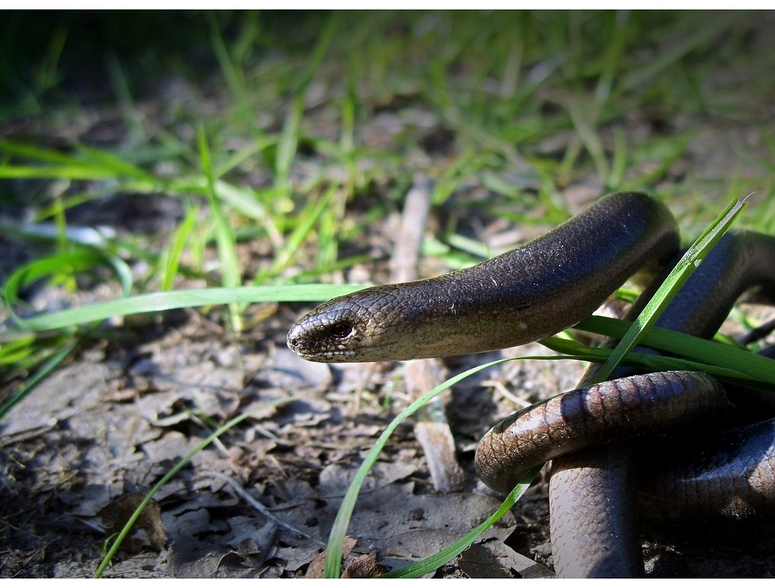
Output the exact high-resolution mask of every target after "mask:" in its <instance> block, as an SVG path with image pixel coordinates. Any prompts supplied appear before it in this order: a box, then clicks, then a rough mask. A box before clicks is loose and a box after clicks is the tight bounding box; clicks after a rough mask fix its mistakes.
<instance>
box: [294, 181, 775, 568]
mask: <svg viewBox="0 0 775 588" xmlns="http://www.w3.org/2000/svg"><path fill="white" fill-rule="evenodd" d="M679 255H680V237H679V230H678V226H677V222H676V220H675V218H674V216H673V215H672V213H671V212H670V210H669V209H668V208H667V207H666V206H665V205H664V204H663V203H662V202H660V201H659V200H657V199H655V198H653V197H651V196H649V195H647V194H643V193H640V192H619V193H615V194H610V195H607V196H605V197H603V198H601V199H599V200H597V201H596V202H594V203H592V204H591V205H589V206H588V207H586V208H585V209H583V210H582V211H581V212H579V213H578V214H576V215H575V216H573V217H571V218H570V219H569V220H567V221H565V222H564V223H562V224H560V225H559V226H557V227H556V228H554V229H553V230H551V231H549V232H548V233H546V234H545V235H543V236H541V237H538V238H537V239H534V240H533V241H530V242H528V243H526V244H525V245H522V246H521V247H518V248H516V249H513V250H511V251H508V252H506V253H504V254H502V255H499V256H496V257H493V258H491V259H488V260H486V261H484V262H481V263H479V264H477V265H474V266H471V267H469V268H466V269H463V270H460V271H455V272H451V273H448V274H445V275H441V276H438V277H433V278H427V279H423V280H415V281H412V282H404V283H399V284H385V285H380V286H374V287H370V288H366V289H363V290H359V291H356V292H354V293H351V294H347V295H345V296H340V297H337V298H333V299H331V300H330V301H328V302H325V303H323V304H321V305H320V306H318V307H317V308H315V309H313V310H312V311H310V312H309V313H307V314H306V315H304V316H303V317H301V318H300V319H299V320H298V321H297V322H296V324H294V325H293V327H292V328H291V329H290V331H289V333H288V337H287V342H288V347H289V348H290V349H291V350H292V351H294V352H295V353H296V354H297V355H298V356H300V357H301V358H303V359H306V360H309V361H317V362H327V363H337V362H370V361H399V360H409V359H420V358H429V357H444V356H450V355H462V354H468V353H480V352H485V351H492V350H498V349H503V348H507V347H514V346H518V345H523V344H526V343H529V342H532V341H536V340H539V339H541V338H543V337H546V336H549V335H551V334H554V333H557V332H559V331H562V330H564V329H567V328H569V327H572V326H574V325H576V324H577V323H578V322H579V321H581V320H582V319H583V318H585V317H587V316H588V315H590V314H591V313H592V312H593V311H595V310H596V309H597V308H599V307H600V305H601V304H602V303H603V302H604V301H605V300H606V299H607V298H608V297H609V296H610V295H611V294H612V293H613V292H615V291H616V290H617V289H618V288H619V287H620V286H621V285H622V284H623V283H624V282H625V281H626V280H627V279H629V278H630V277H632V276H633V275H634V274H636V273H645V274H647V275H650V276H652V277H653V281H652V284H651V286H649V287H647V288H646V290H645V291H644V292H643V294H642V295H641V296H640V298H639V299H638V300H637V301H636V302H635V303H634V304H633V306H632V308H631V309H630V311H629V314H628V315H626V317H625V318H627V317H628V316H636V315H637V313H638V312H639V311H640V309H642V308H643V306H644V305H645V303H646V302H647V301H648V299H649V298H650V296H651V295H653V293H654V291H655V290H656V288H657V287H658V285H659V284H660V283H661V281H662V280H663V279H664V276H665V275H666V272H667V271H668V270H669V268H670V267H671V266H672V265H673V264H674V263H675V261H676V260H677V257H678V256H679ZM751 290H753V291H754V292H755V293H756V297H757V302H765V303H769V304H773V303H775V237H772V236H769V235H764V234H761V233H757V232H753V231H735V232H732V231H730V232H728V233H727V234H725V235H724V237H723V238H722V239H721V240H720V242H719V243H718V244H717V245H716V246H715V247H714V249H713V250H712V251H711V252H710V254H709V255H708V256H707V257H706V258H705V259H704V260H703V261H702V263H701V264H700V265H699V267H698V268H697V269H696V271H695V272H694V274H693V275H692V276H691V277H690V278H689V280H688V281H687V282H686V284H685V285H684V286H683V288H682V289H681V290H680V291H679V292H678V294H677V295H676V297H675V298H674V299H673V301H672V302H671V303H670V305H669V306H668V308H667V309H666V310H665V311H664V312H663V314H662V315H661V317H660V318H659V320H658V321H657V323H656V325H657V326H660V327H664V328H667V329H671V330H674V331H680V332H684V333H688V334H691V335H695V336H698V337H704V338H708V337H712V336H713V334H714V333H715V332H716V331H717V330H718V328H719V326H720V325H721V323H722V322H723V321H724V319H725V318H726V317H727V315H728V313H729V311H730V310H731V307H732V306H733V305H734V303H735V302H736V300H737V299H738V298H739V297H740V296H741V295H742V294H743V293H744V292H746V291H751ZM594 371H595V368H594V367H593V368H590V370H589V371H588V373H587V374H586V375H585V376H584V377H583V378H582V381H581V382H580V387H579V388H578V389H576V390H573V391H570V392H566V393H565V394H562V395H558V396H556V397H554V398H551V399H549V400H547V401H544V402H541V403H538V404H536V405H533V406H531V407H528V408H525V409H523V410H521V411H519V412H517V413H515V414H514V415H512V416H511V417H509V418H507V419H506V420H504V421H503V422H501V423H499V424H497V425H496V426H495V427H493V428H492V429H491V430H490V431H489V432H488V433H487V434H486V435H485V436H484V437H483V439H482V440H481V441H480V443H479V445H478V447H477V451H476V458H475V465H476V469H477V473H478V475H479V476H480V478H481V479H482V481H483V482H484V483H485V484H487V485H488V486H490V487H491V488H493V489H494V490H497V491H501V492H507V491H509V490H511V488H512V487H513V485H514V484H515V483H516V482H517V481H518V480H519V479H520V477H521V475H522V472H524V471H525V470H526V469H528V468H530V467H533V466H535V465H540V464H541V463H544V462H545V461H547V460H552V474H551V478H550V482H549V501H550V502H549V505H550V535H551V541H552V552H553V558H554V567H555V573H556V574H557V576H559V577H626V576H638V575H642V574H643V561H642V554H641V552H640V543H639V532H638V518H637V510H638V508H637V506H638V505H640V507H641V510H644V511H645V512H647V513H648V512H651V513H656V514H657V515H658V516H667V517H668V518H680V517H686V516H688V517H692V516H693V517H703V516H709V515H712V516H717V515H718V516H725V517H729V518H735V519H740V518H746V517H751V516H757V515H771V514H775V420H770V421H764V422H760V423H754V424H750V425H748V426H742V427H738V428H731V429H728V430H726V431H722V432H721V433H708V435H709V436H708V437H701V438H700V439H699V440H697V441H695V442H694V444H693V445H692V444H689V445H692V447H687V448H686V449H685V450H681V451H678V450H677V449H676V442H672V443H671V444H669V445H668V446H667V449H664V448H663V449H662V450H655V449H654V448H655V447H657V446H658V442H657V441H656V440H655V438H654V437H653V435H654V434H659V435H662V434H664V433H666V432H670V431H671V430H672V431H677V430H680V431H681V432H686V431H688V430H690V429H691V430H694V428H700V429H701V428H705V427H711V426H712V424H714V423H715V424H716V426H719V425H718V424H719V423H724V422H725V420H729V413H730V411H734V407H735V405H738V404H744V403H745V402H746V399H747V396H746V391H745V390H742V391H741V390H735V391H734V393H733V392H732V391H730V390H729V389H728V387H726V388H727V389H725V386H722V385H721V384H720V383H719V382H718V381H717V380H715V379H714V378H712V377H711V376H708V375H707V374H704V373H703V372H686V371H675V372H657V373H653V374H634V373H633V372H632V371H630V370H626V369H623V368H620V369H619V370H618V371H617V372H616V373H615V374H614V378H613V379H611V380H609V381H606V382H602V383H600V384H596V385H587V384H588V383H589V381H590V380H591V378H592V375H593V374H594ZM728 392H729V393H728ZM760 413H763V411H760ZM766 416H772V414H770V415H766ZM721 426H722V429H723V425H721ZM636 438H638V439H637V440H636ZM644 447H645V449H643V448H644ZM708 447H712V448H713V449H714V451H713V452H709V451H708V450H707V448H708ZM644 453H645V454H646V455H645V456H644V455H643V454H644ZM644 464H645V465H644ZM655 464H656V465H655ZM640 470H643V471H647V472H648V474H647V475H637V473H636V472H637V471H640ZM642 480H646V481H647V482H648V484H641V483H640V482H641V481H642Z"/></svg>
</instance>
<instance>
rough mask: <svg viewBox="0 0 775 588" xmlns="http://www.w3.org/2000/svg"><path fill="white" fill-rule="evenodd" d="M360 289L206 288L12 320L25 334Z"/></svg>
mask: <svg viewBox="0 0 775 588" xmlns="http://www.w3.org/2000/svg"><path fill="white" fill-rule="evenodd" d="M361 289H363V286H353V285H349V284H341V285H337V284H309V285H292V286H245V287H241V288H207V289H199V290H174V291H172V292H153V293H151V294H140V295H137V296H131V297H128V298H122V299H121V300H112V301H110V302H101V303H99V304H92V305H90V306H85V307H82V308H72V309H68V310H62V311H59V312H52V313H49V314H44V315H41V316H38V317H35V318H25V319H22V318H19V317H15V320H16V322H17V324H18V325H19V326H20V327H21V328H22V329H25V330H28V331H47V330H50V329H64V328H68V327H75V326H78V325H84V324H89V323H92V322H94V321H102V320H105V319H108V318H110V317H113V316H129V315H133V314H141V313H144V312H160V311H164V310H172V309H175V308H191V307H196V306H210V305H212V304H231V303H240V302H318V301H322V300H328V299H329V298H332V297H333V296H341V295H343V294H349V293H350V292H355V291H356V290H361Z"/></svg>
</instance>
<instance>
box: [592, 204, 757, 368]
mask: <svg viewBox="0 0 775 588" xmlns="http://www.w3.org/2000/svg"><path fill="white" fill-rule="evenodd" d="M744 207H745V202H739V201H737V200H735V201H733V202H731V203H730V204H729V206H727V208H726V209H725V210H724V211H723V212H722V213H721V215H719V217H718V218H717V219H716V220H715V221H714V222H713V223H712V224H711V225H710V226H709V227H708V228H707V229H706V230H705V232H703V233H702V235H700V236H699V238H698V239H697V240H696V241H695V242H694V243H693V244H692V246H691V247H689V249H688V250H687V252H686V253H685V254H684V256H683V257H682V258H681V259H680V260H679V261H678V263H677V264H676V266H675V267H674V268H673V270H672V271H671V272H670V274H669V275H668V276H667V278H665V281H664V283H663V284H662V285H661V286H660V287H659V290H657V292H656V294H654V296H653V297H652V298H651V300H650V301H649V302H648V304H646V306H645V308H644V309H643V311H642V312H641V313H640V315H639V316H638V318H637V319H636V320H635V321H634V323H633V325H632V327H631V328H630V330H628V331H627V334H626V335H625V336H624V338H623V339H622V340H621V341H620V342H619V343H618V344H617V345H616V349H615V350H614V352H613V353H612V354H611V356H610V357H609V358H608V360H606V362H605V363H604V364H603V365H602V366H601V368H600V370H599V371H598V372H597V374H595V377H594V378H593V383H596V382H602V381H605V380H607V379H609V378H610V377H611V374H612V373H613V371H614V369H616V366H617V365H619V363H620V362H621V360H622V358H623V357H624V356H625V355H626V354H627V353H629V352H630V351H631V350H632V348H633V347H635V346H636V345H637V344H638V342H639V341H640V340H641V339H642V338H643V336H644V334H645V333H646V331H648V330H649V329H650V328H651V326H652V325H653V324H654V323H655V322H656V320H657V319H658V318H659V316H660V315H661V314H662V312H663V311H664V309H665V308H667V305H668V304H669V303H670V301H671V300H672V299H673V297H674V296H675V294H676V293H677V292H678V290H679V289H680V288H681V286H683V284H684V283H685V282H686V280H688V279H689V277H690V276H691V275H692V274H693V273H694V270H695V269H697V266H699V264H700V263H701V262H702V260H703V259H704V257H705V256H706V255H707V254H708V253H710V251H711V249H712V248H713V246H714V245H715V244H716V243H718V241H719V239H721V237H723V236H724V233H725V232H726V231H727V230H728V229H729V227H730V226H731V225H732V222H733V221H734V220H735V218H736V217H737V215H738V214H740V212H741V211H742V210H743V208H744Z"/></svg>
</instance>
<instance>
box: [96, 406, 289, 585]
mask: <svg viewBox="0 0 775 588" xmlns="http://www.w3.org/2000/svg"><path fill="white" fill-rule="evenodd" d="M294 400H300V397H298V396H289V397H288V398H280V399H278V400H273V401H271V402H266V403H264V404H262V405H261V406H259V407H256V408H254V409H253V410H249V411H248V412H245V413H242V414H241V415H239V416H236V417H234V418H233V419H231V420H230V421H229V422H227V423H226V424H225V425H223V426H222V427H221V428H219V429H218V430H217V431H215V432H214V433H212V434H211V435H210V436H208V437H207V438H206V439H205V440H204V441H202V442H201V443H199V444H198V445H197V446H196V447H194V449H192V450H191V452H189V453H188V455H186V456H185V457H184V458H183V459H182V460H180V461H179V462H178V463H177V464H175V466H174V467H173V468H172V469H171V470H170V471H169V472H167V473H166V474H165V475H164V476H163V477H162V479H161V480H159V481H158V482H157V483H156V484H155V485H154V487H153V488H151V491H150V492H148V494H147V495H146V497H145V498H144V499H143V501H142V502H141V503H140V505H139V506H138V507H137V509H136V510H135V512H134V513H132V516H131V517H129V520H128V521H127V522H126V525H124V528H123V529H122V530H121V533H119V535H118V537H116V540H115V541H113V543H112V545H111V546H110V549H109V550H108V552H107V553H106V554H105V557H104V558H103V560H102V563H100V565H99V567H98V568H97V571H96V572H94V577H95V578H99V577H100V576H102V572H104V571H105V568H106V567H107V566H108V565H109V564H110V562H111V560H112V559H113V556H114V555H116V551H118V548H119V547H120V546H121V543H122V542H123V541H124V539H126V536H127V535H128V534H129V532H130V531H131V530H132V527H133V526H134V524H135V522H137V519H138V518H140V515H141V514H142V512H143V510H144V509H145V507H146V506H148V504H149V503H150V502H151V500H152V499H153V497H154V495H155V494H156V493H157V492H158V491H159V490H160V489H161V488H162V487H163V486H164V484H166V483H167V482H169V481H170V480H171V479H172V478H173V477H174V476H175V474H177V473H178V472H179V471H180V470H181V469H182V468H184V467H185V466H186V464H188V462H190V461H191V460H192V459H193V457H194V456H195V455H196V454H197V453H199V452H200V451H202V450H203V449H204V448H205V447H207V446H208V445H210V443H212V442H213V441H215V440H216V439H217V438H218V437H220V436H221V435H223V434H224V433H225V432H227V431H228V430H229V429H232V428H233V427H235V426H236V425H238V424H239V423H241V422H242V421H244V420H245V419H247V418H249V417H251V416H252V415H254V414H255V413H256V412H259V411H262V410H266V409H267V408H268V407H270V406H279V405H281V404H287V403H289V402H293V401H294Z"/></svg>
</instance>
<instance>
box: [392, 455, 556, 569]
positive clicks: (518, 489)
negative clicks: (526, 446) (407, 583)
mask: <svg viewBox="0 0 775 588" xmlns="http://www.w3.org/2000/svg"><path fill="white" fill-rule="evenodd" d="M542 467H544V466H543V464H541V465H540V466H537V467H534V468H533V469H530V470H527V471H526V472H525V474H524V475H523V476H522V479H521V480H520V481H519V484H517V485H516V486H515V487H514V489H513V490H512V491H511V492H509V494H508V496H506V499H505V500H504V501H503V504H501V506H500V508H498V510H497V511H495V512H494V513H493V514H492V515H491V516H490V517H489V518H488V519H487V520H486V521H484V522H483V523H482V524H481V525H479V526H477V527H476V528H474V529H473V530H472V531H471V532H470V533H468V534H466V535H465V536H464V537H462V538H460V539H459V540H457V541H455V542H454V543H453V544H452V545H450V546H449V547H446V548H445V549H442V550H441V551H439V552H438V553H436V554H434V555H432V556H430V557H427V558H425V559H424V560H421V561H418V562H415V563H413V564H410V565H408V566H406V567H403V568H400V569H397V570H393V571H391V572H388V573H387V574H382V575H381V576H379V577H380V578H419V577H420V576H423V575H425V574H428V573H430V572H432V571H434V570H436V569H438V568H440V567H441V566H443V565H444V564H445V563H447V562H448V561H450V560H451V559H452V558H453V557H455V556H457V555H460V554H461V553H462V552H463V551H465V550H466V549H468V548H469V547H470V546H471V544H472V543H473V542H474V541H476V539H477V538H478V537H479V536H480V535H481V534H482V533H484V532H485V531H486V530H487V529H489V528H490V527H492V526H493V525H494V524H495V523H496V522H498V521H499V520H500V519H501V517H503V515H505V514H506V513H507V512H509V510H510V509H511V507H512V506H514V505H515V504H516V503H517V501H518V500H519V499H520V498H521V497H522V495H523V494H524V493H525V491H526V490H527V489H528V488H530V484H531V483H532V482H533V479H534V478H535V477H536V476H537V475H538V472H540V471H541V468H542Z"/></svg>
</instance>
